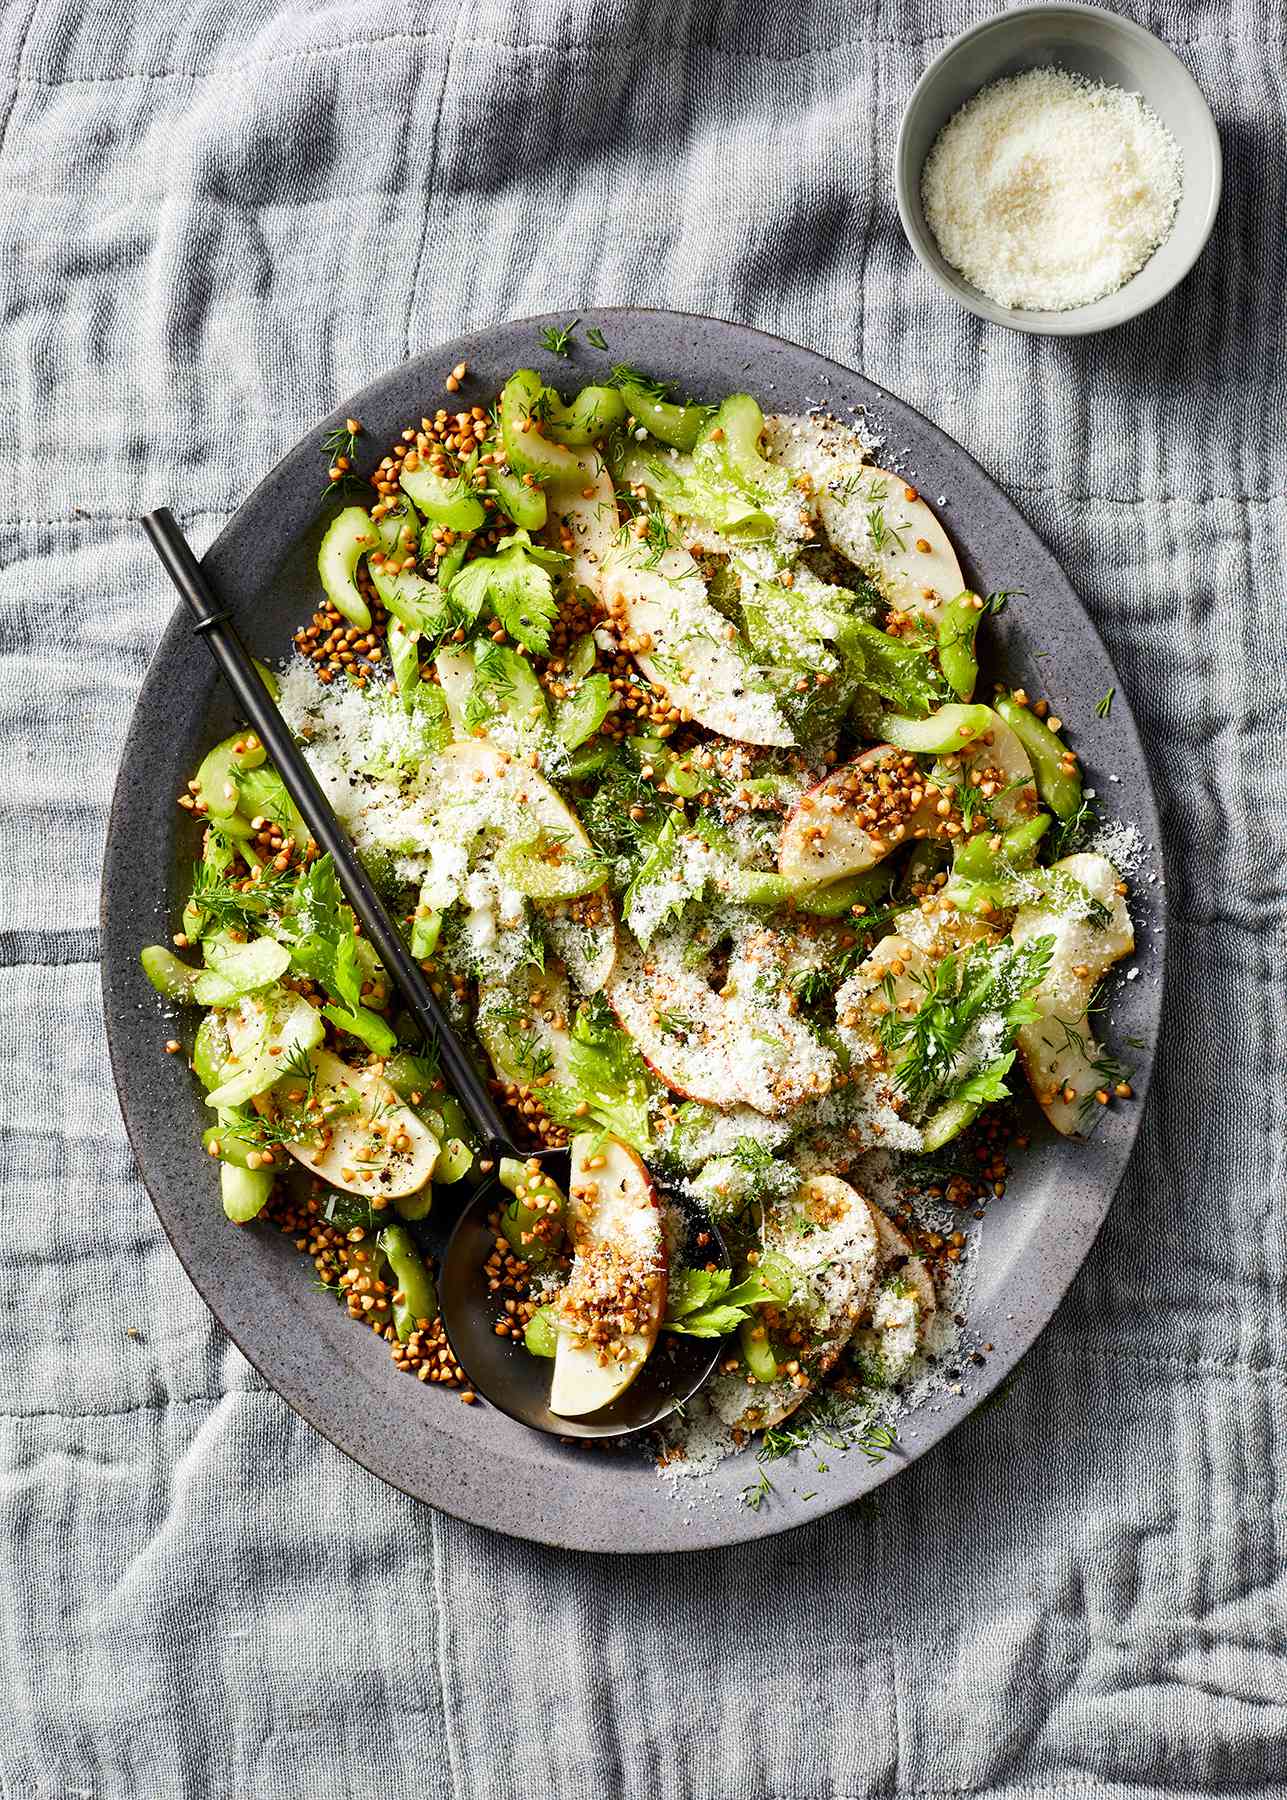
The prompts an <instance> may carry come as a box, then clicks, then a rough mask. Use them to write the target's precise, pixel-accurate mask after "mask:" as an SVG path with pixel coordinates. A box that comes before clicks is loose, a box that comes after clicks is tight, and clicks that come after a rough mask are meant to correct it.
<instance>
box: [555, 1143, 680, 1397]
mask: <svg viewBox="0 0 1287 1800" xmlns="http://www.w3.org/2000/svg"><path fill="white" fill-rule="evenodd" d="M571 1157H572V1172H571V1178H570V1180H569V1183H568V1209H567V1220H568V1231H569V1234H570V1236H571V1238H572V1242H573V1244H574V1246H575V1252H576V1254H575V1257H574V1260H573V1264H572V1278H571V1282H570V1283H569V1286H572V1285H574V1284H575V1282H576V1278H577V1273H578V1267H581V1268H583V1267H584V1264H585V1260H586V1259H587V1258H588V1257H590V1256H592V1255H593V1253H594V1251H595V1249H596V1248H597V1247H599V1246H601V1245H609V1244H611V1245H613V1246H615V1247H617V1248H619V1249H625V1250H627V1251H628V1252H630V1253H631V1254H632V1255H633V1256H635V1257H638V1256H643V1257H644V1258H645V1259H646V1262H647V1267H648V1272H649V1291H648V1310H647V1314H646V1317H645V1319H644V1322H643V1325H642V1328H641V1329H640V1330H638V1331H635V1332H632V1333H630V1334H629V1336H627V1337H625V1338H623V1339H622V1340H621V1344H620V1349H621V1354H620V1355H619V1356H616V1357H612V1358H605V1359H604V1360H602V1361H601V1360H600V1354H599V1352H598V1351H596V1350H594V1349H592V1348H591V1347H590V1346H589V1345H588V1344H586V1343H584V1342H583V1341H581V1340H578V1339H577V1338H576V1337H575V1336H574V1335H573V1333H572V1332H571V1331H570V1330H569V1329H568V1328H567V1327H566V1325H562V1324H561V1325H560V1328H559V1340H558V1348H557V1350H556V1352H555V1356H554V1377H553V1381H552V1383H551V1386H550V1411H551V1412H553V1413H557V1414H558V1415H559V1417H560V1418H564V1419H579V1418H584V1417H585V1416H586V1415H587V1414H589V1413H596V1412H600V1411H602V1409H603V1408H604V1407H605V1406H611V1404H612V1402H613V1401H614V1400H616V1399H618V1398H619V1397H620V1396H621V1395H622V1394H624V1393H625V1391H626V1389H627V1388H628V1387H629V1386H630V1384H631V1382H632V1381H633V1380H634V1379H635V1377H636V1376H637V1375H638V1373H639V1371H640V1370H641V1369H642V1368H643V1366H644V1364H645V1362H647V1360H648V1357H649V1356H650V1355H651V1353H652V1350H653V1346H654V1345H655V1344H656V1342H657V1337H658V1334H659V1333H660V1331H661V1324H662V1320H663V1319H664V1318H665V1316H666V1296H667V1291H668V1286H669V1259H668V1253H667V1248H666V1234H665V1230H664V1228H663V1223H662V1213H661V1202H660V1201H659V1200H658V1198H657V1190H656V1189H655V1188H654V1186H653V1183H652V1177H651V1176H650V1175H649V1173H648V1171H647V1169H646V1168H645V1166H644V1163H643V1160H642V1159H641V1158H640V1157H639V1156H638V1155H637V1154H636V1153H635V1152H634V1151H633V1150H632V1149H630V1148H629V1146H628V1145H626V1144H622V1143H620V1142H618V1140H617V1139H616V1138H611V1137H609V1138H604V1139H602V1141H600V1137H599V1134H598V1133H597V1132H579V1133H578V1134H577V1136H576V1137H574V1138H573V1140H572V1146H571ZM597 1157H603V1158H605V1161H604V1163H603V1165H602V1166H601V1167H595V1168H591V1167H590V1163H591V1160H592V1159H594V1158H597ZM555 1316H556V1318H557V1316H558V1314H557V1308H556V1315H555Z"/></svg>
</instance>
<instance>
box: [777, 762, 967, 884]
mask: <svg viewBox="0 0 1287 1800" xmlns="http://www.w3.org/2000/svg"><path fill="white" fill-rule="evenodd" d="M940 798H941V791H940V790H939V789H937V788H934V789H933V790H932V791H929V782H928V778H927V777H926V776H925V775H923V774H922V773H921V770H920V768H919V766H918V764H917V761H916V758H915V757H914V756H912V755H911V754H910V752H908V751H906V750H898V749H895V747H894V745H893V744H877V745H876V747H875V748H874V749H872V750H865V751H864V752H863V754H862V755H861V756H858V757H855V758H854V760H853V761H852V762H847V763H843V764H842V765H841V766H840V767H839V768H837V769H833V770H832V771H831V773H830V774H829V775H827V776H826V777H825V778H824V779H823V780H822V781H820V782H819V783H818V784H817V786H816V787H812V788H810V789H809V790H808V792H807V793H804V794H801V796H800V798H799V799H798V800H797V801H796V803H795V805H794V806H793V807H792V809H791V811H790V812H789V813H788V814H787V817H786V819H785V821H784V822H783V825H782V836H781V839H780V841H779V844H778V871H779V873H780V874H781V875H782V876H784V877H785V879H786V880H787V881H789V882H791V884H792V885H793V886H799V887H819V886H823V885H826V884H828V883H830V882H833V881H841V880H843V879H844V877H845V876H846V875H858V874H861V872H862V871H863V870H864V869H871V868H874V867H875V865H876V864H877V863H878V862H881V861H882V860H883V859H884V858H885V857H886V856H890V855H892V853H893V852H894V851H895V850H897V848H898V846H899V845H900V844H905V843H906V842H907V841H908V839H909V838H914V837H928V836H930V835H931V834H932V833H934V832H935V830H936V828H937V826H938V823H939V819H938V814H937V813H936V811H935V807H936V806H937V804H938V802H939V799H940Z"/></svg>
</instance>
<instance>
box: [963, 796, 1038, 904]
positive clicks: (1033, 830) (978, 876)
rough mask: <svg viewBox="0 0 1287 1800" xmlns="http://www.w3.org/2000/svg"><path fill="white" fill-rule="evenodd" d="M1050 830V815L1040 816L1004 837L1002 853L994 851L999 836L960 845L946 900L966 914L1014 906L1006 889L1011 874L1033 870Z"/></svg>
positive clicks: (984, 835) (979, 837) (988, 835)
mask: <svg viewBox="0 0 1287 1800" xmlns="http://www.w3.org/2000/svg"><path fill="white" fill-rule="evenodd" d="M1049 826H1050V814H1049V813H1044V812H1043V813H1036V814H1034V815H1033V817H1032V818H1031V819H1024V820H1022V821H1021V822H1020V823H1019V824H1018V825H1012V826H1011V827H1010V829H1009V830H1008V831H1007V832H1005V833H1003V835H1002V838H1001V848H1000V849H999V850H993V848H992V839H993V836H994V835H995V834H993V833H989V832H986V831H981V832H977V833H976V834H975V835H974V836H973V837H970V838H967V839H966V840H965V841H964V842H963V843H961V844H958V846H957V849H956V853H955V855H954V856H953V858H952V873H951V878H950V879H949V881H948V884H947V886H946V887H945V888H944V890H943V893H944V897H945V898H947V899H950V900H951V901H952V902H953V903H954V904H955V905H956V906H959V907H960V908H961V909H962V910H963V911H965V912H979V911H981V910H986V909H988V908H991V907H998V906H1005V905H1007V904H1010V903H1011V902H1010V899H1009V896H1008V895H1007V892H1006V887H1007V883H1008V882H1009V880H1010V877H1011V874H1012V872H1013V871H1014V870H1017V869H1030V868H1031V867H1032V865H1033V864H1034V862H1035V861H1036V859H1037V846H1038V844H1039V843H1040V842H1041V839H1042V838H1043V837H1044V836H1045V833H1046V831H1047V830H1048V828H1049Z"/></svg>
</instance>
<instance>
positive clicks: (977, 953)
mask: <svg viewBox="0 0 1287 1800" xmlns="http://www.w3.org/2000/svg"><path fill="white" fill-rule="evenodd" d="M1053 953H1054V939H1053V938H1049V937H1039V938H1033V939H1032V940H1031V942H1030V943H1026V944H1023V945H1021V946H1019V947H1018V948H1016V947H1014V946H1012V945H1002V946H1000V947H997V948H993V947H992V946H991V945H984V946H980V947H979V948H977V949H975V950H973V951H971V952H969V953H968V954H966V955H960V954H958V953H956V952H952V953H950V954H949V955H947V956H945V957H943V958H942V960H941V961H940V962H938V963H936V964H935V965H934V967H933V968H931V969H929V970H927V971H926V972H925V973H923V974H921V975H919V976H918V977H917V978H916V979H917V983H918V985H919V986H920V987H921V988H922V990H923V992H924V998H923V1000H922V1001H921V1004H920V1005H919V1006H918V1007H917V1009H916V1011H915V1012H914V1013H912V1014H910V1015H906V1014H904V1013H903V1012H902V1011H900V1009H899V1007H898V1005H897V1002H896V998H895V995H894V992H893V987H892V982H891V978H890V977H889V976H886V977H885V981H884V983H882V989H881V991H882V995H883V997H884V999H885V1001H886V1003H887V1006H888V1011H887V1012H886V1013H885V1014H884V1015H883V1017H882V1018H881V1020H880V1023H879V1027H878V1032H879V1036H880V1041H881V1043H882V1045H883V1046H884V1048H885V1050H886V1051H887V1052H888V1053H889V1054H891V1055H896V1054H897V1055H898V1056H899V1060H898V1061H897V1063H896V1064H895V1067H894V1071H893V1074H894V1080H895V1081H896V1082H897V1083H898V1085H899V1087H901V1088H902V1090H903V1092H904V1093H905V1094H906V1095H907V1097H908V1099H909V1101H911V1103H912V1104H913V1105H914V1106H917V1105H921V1104H923V1103H924V1102H926V1101H928V1100H930V1099H931V1098H932V1097H933V1096H934V1095H935V1094H936V1093H937V1092H939V1091H940V1090H941V1089H942V1088H943V1086H944V1083H945V1082H946V1081H947V1080H948V1078H949V1077H950V1075H951V1073H952V1066H953V1064H954V1062H955V1061H956V1058H957V1056H958V1054H959V1053H960V1051H961V1049H962V1047H963V1046H964V1044H965V1041H966V1039H967V1038H968V1036H969V1034H970V1032H971V1030H972V1029H973V1028H974V1026H975V1025H976V1024H978V1022H979V1021H980V1020H981V1019H982V1018H983V1016H984V1015H985V1014H988V1013H997V1014H1000V1015H1001V1016H1002V1017H1003V1020H1004V1023H1005V1027H1006V1029H1007V1035H1008V1034H1009V1032H1010V1031H1012V1029H1013V1027H1014V1026H1016V1025H1017V1024H1019V1023H1020V1022H1021V1021H1022V1020H1023V1019H1025V1018H1027V1017H1029V1016H1030V1012H1031V1008H1030V1005H1029V1003H1028V1001H1027V996H1028V995H1029V994H1030V993H1031V992H1032V990H1033V989H1034V988H1035V987H1037V986H1038V985H1039V984H1040V982H1041V981H1042V980H1043V978H1044V976H1045V974H1046V971H1047V970H1048V969H1049V967H1050V960H1051V957H1052V955H1053ZM1006 1047H1008V1046H1006V1045H1001V1046H998V1051H997V1053H998V1054H1000V1053H1001V1052H1002V1050H1003V1049H1004V1048H1006ZM899 1053H901V1054H899Z"/></svg>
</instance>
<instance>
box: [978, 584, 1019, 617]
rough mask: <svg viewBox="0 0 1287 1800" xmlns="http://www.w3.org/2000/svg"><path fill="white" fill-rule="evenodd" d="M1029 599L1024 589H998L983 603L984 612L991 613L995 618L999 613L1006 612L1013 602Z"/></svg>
mask: <svg viewBox="0 0 1287 1800" xmlns="http://www.w3.org/2000/svg"><path fill="white" fill-rule="evenodd" d="M1027 597H1028V595H1027V590H1026V589H1024V588H998V589H997V591H996V592H995V593H994V594H989V595H988V597H987V599H986V600H985V601H984V602H983V611H984V612H985V613H991V614H992V616H993V618H995V617H996V615H997V614H998V613H1003V612H1004V611H1005V609H1006V607H1007V606H1009V604H1010V602H1011V601H1012V600H1026V599H1027Z"/></svg>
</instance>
